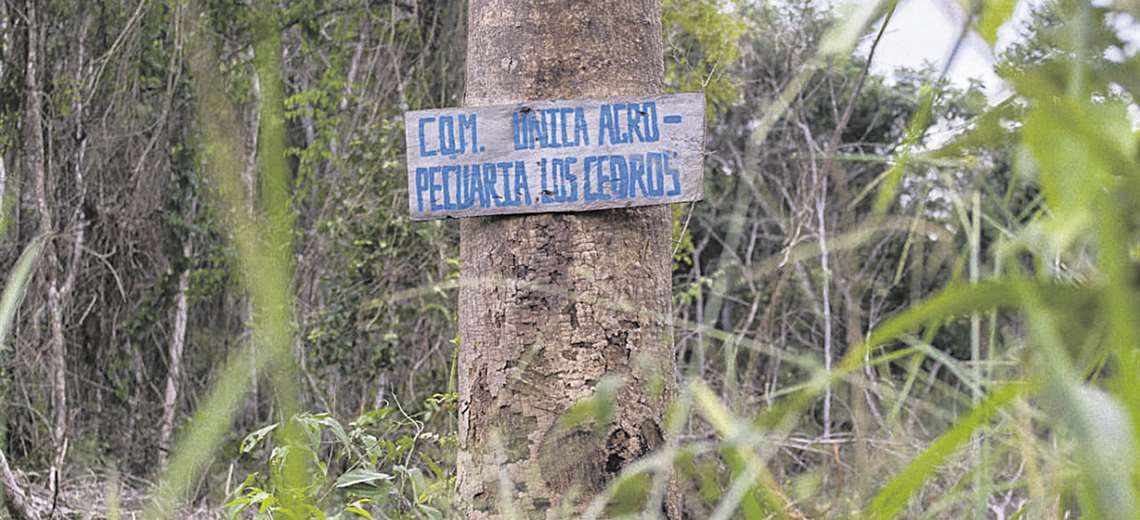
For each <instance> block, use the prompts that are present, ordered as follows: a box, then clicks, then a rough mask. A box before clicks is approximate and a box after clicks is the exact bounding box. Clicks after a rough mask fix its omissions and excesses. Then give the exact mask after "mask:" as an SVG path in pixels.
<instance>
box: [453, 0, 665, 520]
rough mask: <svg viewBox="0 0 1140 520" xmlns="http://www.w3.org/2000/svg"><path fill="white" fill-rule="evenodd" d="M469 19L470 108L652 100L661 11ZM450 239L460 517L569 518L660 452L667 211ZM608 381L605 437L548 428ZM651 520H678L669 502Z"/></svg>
mask: <svg viewBox="0 0 1140 520" xmlns="http://www.w3.org/2000/svg"><path fill="white" fill-rule="evenodd" d="M468 17H469V18H468V20H469V24H468V40H467V42H468V43H467V45H468V46H467V71H466V72H467V92H466V99H465V103H466V104H467V105H468V106H477V105H488V104H497V103H510V102H518V101H525V100H536V99H569V98H584V97H615V96H642V95H649V94H656V93H659V92H661V90H662V83H663V79H662V78H663V64H662V43H661V7H660V0H626V1H620V2H597V1H585V0H573V1H567V0H540V1H530V0H473V1H472V2H471V3H470V7H469V13H468ZM460 229H461V239H460V258H461V264H460V266H461V267H460V289H459V329H460V337H461V340H462V344H461V349H460V360H459V366H460V369H459V391H460V403H459V410H460V416H459V421H460V424H459V443H460V451H459V458H458V494H459V502H460V508H461V511H462V514H463V516H464V517H465V518H500V517H503V516H506V515H508V514H509V513H510V512H514V513H517V514H518V515H521V516H525V517H528V518H551V517H562V516H567V514H568V513H570V512H578V511H581V509H582V507H583V505H584V504H585V503H587V502H588V501H589V499H590V498H592V496H593V495H594V494H596V493H598V492H600V491H602V490H603V489H604V488H605V485H606V484H607V482H608V481H609V480H610V479H612V478H613V477H614V475H616V474H617V473H618V472H620V471H621V469H622V468H623V467H625V466H626V465H628V464H629V463H631V462H633V461H635V460H636V459H638V458H641V457H642V456H644V455H645V454H647V453H649V452H650V451H652V450H654V449H655V448H657V447H659V446H660V445H662V444H663V435H664V434H663V430H664V429H663V428H662V424H661V422H662V414H663V412H664V410H665V407H666V404H667V402H668V399H669V397H670V394H671V393H672V391H673V389H674V387H675V383H674V379H675V361H674V357H673V341H672V314H671V312H672V310H671V288H672V285H671V284H672V279H671V269H672V264H671V249H670V237H671V223H670V212H669V209H668V207H666V206H655V207H648V208H640V209H626V210H608V211H598V212H591V213H580V214H537V215H527V216H507V217H488V218H477V219H466V220H464V221H462V223H461V227H460ZM607 376H615V377H617V378H620V379H621V381H622V386H621V389H620V390H619V391H618V394H617V399H616V403H615V404H616V407H615V410H614V412H613V415H612V416H611V420H610V421H609V422H608V423H607V424H602V425H596V426H600V432H602V433H603V434H602V435H597V434H595V433H594V427H593V426H590V425H587V426H585V427H578V428H563V427H561V426H560V424H559V423H558V419H559V418H560V417H561V416H562V415H563V414H564V413H565V412H566V411H567V410H568V409H569V408H570V407H571V406H572V405H573V404H574V403H576V402H579V401H581V400H582V399H585V398H589V397H591V396H592V395H594V392H595V389H596V388H597V386H598V384H599V382H601V381H602V379H603V378H605V377H607ZM663 509H665V512H666V514H667V515H668V516H669V517H673V518H679V505H678V502H677V496H676V494H675V493H668V497H667V498H666V504H664V507H663ZM511 516H514V515H511ZM570 516H573V514H572V513H571V514H570Z"/></svg>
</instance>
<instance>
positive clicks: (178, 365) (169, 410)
mask: <svg viewBox="0 0 1140 520" xmlns="http://www.w3.org/2000/svg"><path fill="white" fill-rule="evenodd" d="M182 254H183V256H185V257H186V261H187V265H186V268H185V270H183V271H182V274H181V275H179V277H178V299H177V300H176V301H175V304H174V332H173V334H172V335H171V338H170V351H169V352H168V354H169V355H168V359H167V361H168V363H169V365H168V366H167V369H166V390H165V391H164V392H163V395H162V423H161V424H160V425H159V430H158V465H159V467H160V468H166V457H167V455H168V454H169V453H170V447H171V440H172V439H173V438H174V416H175V413H176V412H177V411H178V379H179V377H180V376H181V374H182V351H183V350H184V349H185V346H186V323H187V321H188V320H189V317H190V299H189V296H190V269H191V268H190V265H189V262H190V255H191V254H192V251H191V249H190V237H186V242H185V243H184V244H183V245H182Z"/></svg>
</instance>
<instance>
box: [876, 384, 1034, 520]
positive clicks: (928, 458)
mask: <svg viewBox="0 0 1140 520" xmlns="http://www.w3.org/2000/svg"><path fill="white" fill-rule="evenodd" d="M1024 389H1025V386H1024V385H1021V384H1008V385H1006V386H1003V387H1000V388H998V389H997V390H995V391H994V392H993V393H992V394H991V395H990V396H989V397H988V398H987V399H986V400H985V401H983V402H982V404H980V405H978V407H977V408H974V409H973V410H971V411H970V413H969V415H967V416H966V417H964V418H962V419H961V420H959V421H958V423H957V424H955V425H954V426H953V427H952V428H950V430H949V431H947V432H946V433H943V434H942V435H940V436H939V437H938V438H937V439H935V440H934V442H933V443H932V444H931V445H930V446H929V447H927V448H926V450H924V451H923V452H922V454H921V455H919V456H918V457H916V458H915V459H914V460H913V461H911V463H910V464H909V465H907V467H906V468H905V469H903V470H902V471H901V472H899V473H898V474H897V475H895V477H894V478H893V479H891V481H890V482H888V483H887V485H886V486H884V487H883V489H882V490H881V491H879V494H878V495H876V496H875V498H874V499H873V500H871V504H870V506H868V508H867V517H868V518H872V519H874V520H886V519H889V518H894V517H895V516H896V515H898V514H899V513H901V512H902V510H903V508H905V507H906V505H907V502H909V501H910V499H911V497H913V496H914V495H915V494H916V493H918V491H919V490H921V489H922V487H923V486H924V485H925V484H926V481H927V479H928V478H929V477H930V475H932V474H933V473H934V471H935V470H937V469H938V466H939V465H941V464H942V463H943V462H945V461H946V459H947V458H949V457H950V456H951V455H953V454H954V453H955V452H957V451H958V449H959V448H961V447H962V446H963V445H965V444H966V443H967V442H969V440H970V438H971V437H972V436H973V434H974V431H975V430H977V429H978V428H980V427H981V426H982V425H984V424H986V423H987V422H989V420H990V419H991V418H992V417H993V416H994V415H995V414H996V413H997V412H998V410H1001V409H1002V408H1003V407H1005V406H1006V405H1007V404H1009V403H1010V402H1012V401H1013V400H1014V399H1015V398H1017V397H1018V396H1019V395H1021V392H1022V391H1023V390H1024Z"/></svg>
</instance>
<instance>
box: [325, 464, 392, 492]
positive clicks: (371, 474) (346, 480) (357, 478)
mask: <svg viewBox="0 0 1140 520" xmlns="http://www.w3.org/2000/svg"><path fill="white" fill-rule="evenodd" d="M393 478H395V477H393V476H392V475H389V474H387V473H380V472H379V471H372V470H370V469H364V468H357V469H354V470H351V471H348V472H345V473H344V474H343V475H341V476H340V477H339V478H337V479H336V487H338V488H346V487H351V486H356V485H360V484H372V483H374V482H377V481H383V480H392V479H393Z"/></svg>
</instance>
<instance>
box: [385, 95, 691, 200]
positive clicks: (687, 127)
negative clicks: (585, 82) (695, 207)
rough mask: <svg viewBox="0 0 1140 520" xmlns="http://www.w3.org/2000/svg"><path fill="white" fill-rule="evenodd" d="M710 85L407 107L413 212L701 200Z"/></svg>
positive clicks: (409, 182)
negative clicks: (659, 92)
mask: <svg viewBox="0 0 1140 520" xmlns="http://www.w3.org/2000/svg"><path fill="white" fill-rule="evenodd" d="M704 116H705V97H704V94H702V93H694V94H674V95H668V96H647V97H642V98H622V99H611V100H579V101H541V102H538V101H536V102H527V103H519V104H514V105H500V106H488V107H465V108H448V109H442V110H423V111H417V112H408V113H406V114H404V123H405V135H406V136H407V143H408V148H407V161H408V207H409V209H410V211H411V215H412V218H413V219H415V220H427V219H434V218H445V217H455V218H459V217H474V216H485V215H498V214H505V213H547V212H560V211H589V210H596V209H605V208H625V207H631V206H647V205H653V204H669V203H672V202H682V201H690V200H700V198H701V194H702V193H701V189H702V186H701V179H702V174H703V170H704V167H703V156H702V153H703V147H704V139H705V125H704Z"/></svg>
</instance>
